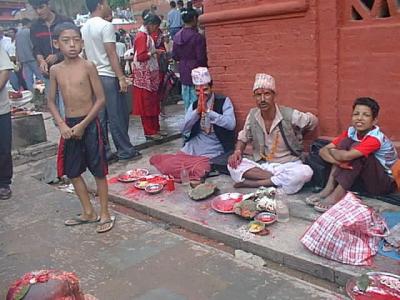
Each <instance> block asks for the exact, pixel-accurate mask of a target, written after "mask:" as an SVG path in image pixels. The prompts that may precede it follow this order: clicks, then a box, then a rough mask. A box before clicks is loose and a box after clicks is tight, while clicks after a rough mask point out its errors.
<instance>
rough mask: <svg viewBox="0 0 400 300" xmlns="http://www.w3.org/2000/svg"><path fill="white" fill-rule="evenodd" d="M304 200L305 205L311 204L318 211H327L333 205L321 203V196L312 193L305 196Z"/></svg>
mask: <svg viewBox="0 0 400 300" xmlns="http://www.w3.org/2000/svg"><path fill="white" fill-rule="evenodd" d="M305 202H306V204H307V205H310V206H313V207H314V209H315V210H316V211H317V212H320V213H324V212H326V211H328V210H329V209H330V208H331V207H332V206H333V204H325V203H323V202H322V201H321V197H318V196H317V195H312V196H310V197H307V198H306V200H305Z"/></svg>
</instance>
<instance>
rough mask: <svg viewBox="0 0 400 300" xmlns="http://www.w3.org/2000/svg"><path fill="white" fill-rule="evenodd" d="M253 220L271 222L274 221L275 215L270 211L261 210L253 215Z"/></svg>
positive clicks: (267, 223) (264, 222)
mask: <svg viewBox="0 0 400 300" xmlns="http://www.w3.org/2000/svg"><path fill="white" fill-rule="evenodd" d="M254 220H256V221H259V222H261V223H263V224H265V225H269V224H273V223H275V222H276V220H277V218H276V215H275V214H273V213H270V212H262V213H259V214H258V215H256V216H255V217H254Z"/></svg>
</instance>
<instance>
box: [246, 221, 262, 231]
mask: <svg viewBox="0 0 400 300" xmlns="http://www.w3.org/2000/svg"><path fill="white" fill-rule="evenodd" d="M248 229H249V232H251V233H258V232H260V231H263V230H264V229H265V224H264V223H261V222H259V221H251V222H250V223H249V225H248Z"/></svg>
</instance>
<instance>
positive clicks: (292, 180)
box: [228, 158, 313, 194]
mask: <svg viewBox="0 0 400 300" xmlns="http://www.w3.org/2000/svg"><path fill="white" fill-rule="evenodd" d="M253 168H260V169H262V170H265V171H267V172H270V173H272V174H273V176H272V177H271V181H272V182H273V183H274V184H275V185H276V186H277V187H281V188H282V189H283V191H284V192H285V193H286V194H294V193H297V192H298V191H299V190H300V189H301V188H302V187H303V185H304V184H305V183H306V182H308V181H310V180H311V177H312V175H313V171H312V169H311V168H310V167H309V166H307V165H305V164H303V163H302V161H301V160H297V161H294V162H288V163H284V164H280V163H268V162H266V163H263V164H258V163H256V162H254V161H252V160H250V159H247V158H243V160H242V162H241V163H240V165H239V166H238V167H237V168H236V169H233V168H231V167H230V166H229V165H228V170H229V172H230V174H231V177H232V179H233V181H234V182H243V181H244V178H243V174H244V173H246V172H247V171H248V170H250V169H253Z"/></svg>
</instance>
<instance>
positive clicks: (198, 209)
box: [109, 170, 400, 286]
mask: <svg viewBox="0 0 400 300" xmlns="http://www.w3.org/2000/svg"><path fill="white" fill-rule="evenodd" d="M152 171H154V172H155V170H152ZM209 181H210V182H214V183H215V184H217V186H218V188H219V189H220V190H221V192H228V191H230V192H232V188H231V187H232V184H231V182H230V179H229V178H228V176H219V177H215V178H213V179H212V180H209ZM109 182H110V185H109V193H110V198H111V201H114V202H115V203H118V204H120V205H123V206H126V207H129V208H133V209H135V210H138V211H140V212H142V213H145V214H148V215H150V216H153V217H155V218H159V219H161V220H163V221H165V222H168V223H172V224H175V225H178V226H181V227H183V228H185V229H187V230H190V231H193V232H196V233H199V234H202V235H204V236H206V237H208V238H212V239H215V240H217V241H220V242H223V243H225V244H227V245H229V246H231V247H233V248H235V249H240V250H243V251H246V252H251V253H253V254H256V255H258V256H261V257H263V258H265V259H267V260H271V261H274V262H276V263H279V264H282V265H285V266H287V267H289V268H291V269H294V270H297V271H301V272H304V273H307V274H311V275H313V276H315V277H318V278H321V279H325V280H327V281H330V282H334V283H336V284H338V285H340V286H345V284H346V282H347V280H348V279H349V278H351V277H352V276H358V275H361V274H362V273H364V272H367V271H370V270H375V271H377V270H379V271H385V272H391V273H395V274H399V272H400V265H399V264H398V262H397V261H394V260H392V259H389V258H387V257H382V256H376V257H375V259H374V264H373V266H371V267H356V266H349V265H344V264H341V263H338V262H334V261H331V260H328V259H325V258H322V257H319V256H316V255H314V254H312V253H311V252H309V251H308V250H307V249H305V248H304V247H303V245H302V244H301V243H300V241H299V240H300V238H301V237H302V235H303V234H304V232H305V231H306V229H307V228H308V227H309V226H310V225H311V224H312V222H313V220H315V219H316V218H317V217H318V216H319V214H318V213H316V212H315V211H314V210H313V209H312V208H311V207H308V206H306V205H305V203H304V201H303V199H304V198H305V197H306V196H307V194H306V193H300V194H297V195H295V196H290V199H289V201H290V209H291V220H290V222H289V223H275V224H273V225H271V226H269V229H270V231H271V233H270V235H268V236H264V237H261V236H255V235H252V234H248V233H247V232H246V230H245V229H244V228H245V227H246V225H247V224H248V221H246V220H244V219H241V218H239V217H238V216H236V215H230V214H228V215H227V214H220V213H217V212H215V211H214V210H212V209H211V206H210V202H211V200H204V201H200V202H195V201H193V200H190V199H189V197H188V195H187V192H186V190H185V189H184V188H182V186H181V185H179V184H176V190H175V191H174V192H163V193H161V194H158V195H147V194H146V193H145V192H142V191H138V190H136V189H135V188H134V187H133V186H132V184H123V183H119V182H117V181H116V177H115V176H110V179H109ZM238 191H239V190H238ZM240 192H244V191H240ZM375 202H376V200H375ZM371 203H373V202H371ZM379 205H381V207H380V208H379V210H385V209H395V210H399V207H396V206H392V205H390V204H387V203H383V202H379Z"/></svg>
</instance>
